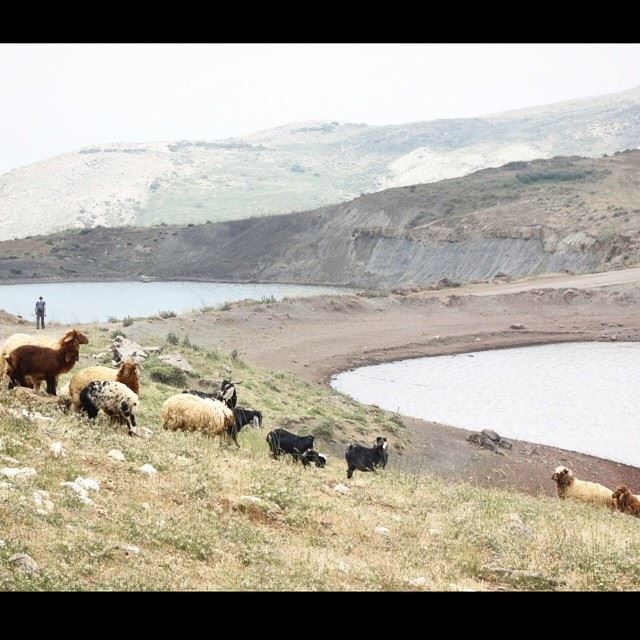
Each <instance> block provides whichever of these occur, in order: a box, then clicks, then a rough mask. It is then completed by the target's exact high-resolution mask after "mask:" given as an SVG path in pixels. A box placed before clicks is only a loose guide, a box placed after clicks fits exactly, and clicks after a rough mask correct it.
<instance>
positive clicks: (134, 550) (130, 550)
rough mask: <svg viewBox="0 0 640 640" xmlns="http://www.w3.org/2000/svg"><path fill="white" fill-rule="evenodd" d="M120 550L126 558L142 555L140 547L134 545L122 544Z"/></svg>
mask: <svg viewBox="0 0 640 640" xmlns="http://www.w3.org/2000/svg"><path fill="white" fill-rule="evenodd" d="M120 549H122V550H123V551H124V553H125V555H128V556H129V555H130V556H139V555H140V554H141V553H142V549H140V547H136V545H135V544H124V545H122V546H121V547H120Z"/></svg>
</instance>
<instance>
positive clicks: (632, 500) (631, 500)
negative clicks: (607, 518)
mask: <svg viewBox="0 0 640 640" xmlns="http://www.w3.org/2000/svg"><path fill="white" fill-rule="evenodd" d="M611 498H612V499H613V504H614V505H615V507H616V509H618V511H622V513H628V514H629V515H630V516H635V517H636V518H640V500H639V499H638V496H634V495H633V494H632V493H631V491H629V489H628V487H626V486H625V485H624V484H621V485H618V486H617V487H616V490H615V491H614V492H613V494H612V496H611Z"/></svg>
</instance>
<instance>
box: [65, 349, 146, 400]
mask: <svg viewBox="0 0 640 640" xmlns="http://www.w3.org/2000/svg"><path fill="white" fill-rule="evenodd" d="M94 380H105V381H106V380H114V381H115V382H121V383H122V384H124V385H126V386H127V387H129V389H131V391H133V392H134V393H135V394H136V395H137V396H138V398H139V397H140V375H139V373H138V363H137V362H136V361H135V360H132V359H131V358H128V359H127V360H125V361H124V362H122V364H121V365H120V368H119V369H110V368H109V367H87V368H86V369H81V370H80V371H78V373H76V374H75V375H74V376H73V378H71V380H70V381H69V395H70V396H71V402H72V403H73V408H74V409H75V410H76V411H80V410H81V404H80V393H81V392H82V390H83V389H84V388H85V387H86V386H87V385H88V384H89V383H90V382H93V381H94Z"/></svg>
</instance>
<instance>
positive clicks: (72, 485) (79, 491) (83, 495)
mask: <svg viewBox="0 0 640 640" xmlns="http://www.w3.org/2000/svg"><path fill="white" fill-rule="evenodd" d="M60 486H61V487H69V489H71V491H73V492H74V493H75V494H76V495H77V496H78V500H80V502H82V503H84V504H95V502H94V501H93V500H92V499H91V498H90V497H89V492H88V491H87V490H86V489H85V488H84V487H81V486H80V485H79V484H77V483H76V482H61V483H60Z"/></svg>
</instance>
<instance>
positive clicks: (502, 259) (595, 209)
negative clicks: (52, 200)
mask: <svg viewBox="0 0 640 640" xmlns="http://www.w3.org/2000/svg"><path fill="white" fill-rule="evenodd" d="M639 216H640V151H628V152H624V153H618V154H615V155H614V156H610V157H606V158H598V159H589V158H577V157H569V158H565V157H558V158H552V159H549V160H534V161H531V162H513V163H510V164H507V165H505V166H503V167H500V168H498V169H486V170H483V171H479V172H476V173H474V174H472V175H469V176H466V177H464V178H456V179H451V180H443V181H440V182H437V183H433V184H420V185H413V186H410V187H402V188H395V189H387V190H385V191H381V192H379V193H374V194H369V195H367V196H363V197H360V198H357V199H355V200H352V201H351V202H347V203H344V204H342V205H336V206H332V207H325V208H322V209H316V210H313V211H307V212H303V213H298V214H290V215H283V216H271V217H268V218H251V219H247V220H238V221H233V222H227V223H219V224H205V225H200V226H197V225H187V226H167V225H160V226H155V227H142V228H121V229H107V228H96V229H83V230H81V231H73V232H65V233H60V234H56V235H52V236H50V237H44V236H38V237H30V238H27V239H24V240H18V241H12V242H2V243H0V280H23V281H29V280H32V281H39V280H43V279H45V280H46V279H60V278H69V277H71V278H75V279H82V278H87V277H88V278H92V279H93V278H95V279H100V278H103V279H114V278H124V279H130V278H132V277H136V276H139V275H147V276H150V277H155V278H160V279H162V278H174V279H175V278H178V279H179V278H187V279H189V278H193V279H209V280H227V281H281V282H301V283H338V284H352V285H356V286H366V287H392V286H396V285H397V284H403V285H411V284H418V285H424V284H431V283H433V282H437V281H439V280H440V279H442V278H448V279H449V280H453V281H460V282H462V281H471V280H486V279H491V278H492V277H493V276H494V275H496V274H497V273H498V272H503V273H507V274H509V275H512V276H524V275H529V274H537V273H545V272H557V271H562V270H569V271H575V272H585V271H593V270H606V269H610V268H620V267H624V266H628V265H633V264H637V263H638V262H639V261H640V251H639V249H640V244H639V243H640V233H639V232H638V221H639V219H640V218H639Z"/></svg>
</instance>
